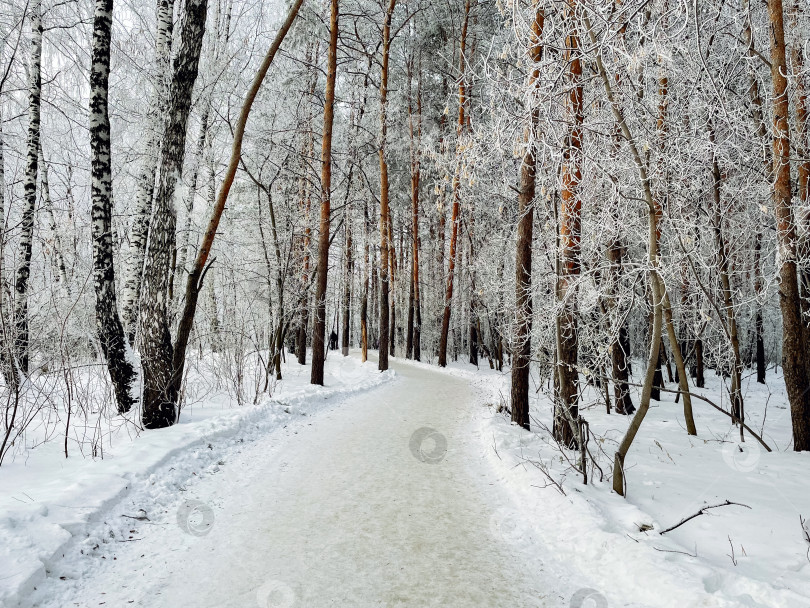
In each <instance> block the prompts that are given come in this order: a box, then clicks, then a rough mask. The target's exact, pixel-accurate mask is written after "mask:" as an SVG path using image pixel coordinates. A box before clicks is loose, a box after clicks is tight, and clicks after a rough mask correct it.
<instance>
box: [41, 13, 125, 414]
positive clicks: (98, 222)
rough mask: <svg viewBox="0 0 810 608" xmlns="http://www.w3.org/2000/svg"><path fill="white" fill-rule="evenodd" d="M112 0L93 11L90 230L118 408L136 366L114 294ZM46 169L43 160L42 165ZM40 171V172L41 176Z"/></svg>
mask: <svg viewBox="0 0 810 608" xmlns="http://www.w3.org/2000/svg"><path fill="white" fill-rule="evenodd" d="M112 16H113V0H96V5H95V13H94V15H93V51H92V55H91V60H90V61H91V66H90V152H91V166H90V172H91V178H92V181H91V184H90V193H91V199H92V209H91V218H92V222H91V231H92V236H93V283H94V288H95V294H96V328H97V330H98V338H99V342H100V344H101V351H102V353H103V354H104V358H105V359H106V360H107V370H108V371H109V372H110V379H111V380H112V384H113V390H114V391H115V401H116V404H117V406H118V413H119V414H123V413H126V412H128V411H129V410H130V408H131V407H132V405H133V403H134V399H133V398H132V394H131V392H130V391H131V387H132V381H133V379H134V377H135V371H134V369H133V367H132V363H130V361H129V360H128V359H127V354H126V342H125V338H124V328H123V326H122V325H121V320H120V318H119V317H118V305H117V302H116V297H115V266H114V260H113V239H112V159H111V153H112V152H111V149H110V117H109V112H108V105H107V95H108V86H109V80H110V44H111V41H112ZM43 169H44V166H43ZM44 175H45V174H44V172H43V177H44Z"/></svg>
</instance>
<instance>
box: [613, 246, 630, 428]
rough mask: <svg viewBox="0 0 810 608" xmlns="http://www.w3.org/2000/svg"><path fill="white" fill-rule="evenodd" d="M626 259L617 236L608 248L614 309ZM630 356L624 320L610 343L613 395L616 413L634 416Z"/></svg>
mask: <svg viewBox="0 0 810 608" xmlns="http://www.w3.org/2000/svg"><path fill="white" fill-rule="evenodd" d="M623 257H624V245H623V244H622V242H621V241H620V240H619V237H618V236H617V237H616V238H615V239H614V240H613V241H612V242H611V244H610V245H609V246H608V260H609V262H610V274H611V290H612V291H613V294H614V297H613V298H611V303H612V306H613V308H615V306H616V303H615V294H616V293H617V292H618V283H619V278H620V277H621V274H622V258H623ZM629 355H630V338H629V336H628V334H627V321H626V319H622V320H621V321H620V324H619V331H618V335H617V336H616V337H615V338H614V339H613V341H612V342H611V343H610V359H611V364H612V366H613V395H614V398H615V400H616V413H618V414H627V415H629V414H632V413H633V412H635V411H636V407H635V406H634V405H633V398H632V397H631V396H630V387H629V386H628V384H627V383H628V381H629V379H630V374H629V371H630V370H629V364H628V359H629Z"/></svg>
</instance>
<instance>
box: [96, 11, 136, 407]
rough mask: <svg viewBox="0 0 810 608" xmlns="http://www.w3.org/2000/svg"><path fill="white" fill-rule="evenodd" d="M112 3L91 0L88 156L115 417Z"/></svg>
mask: <svg viewBox="0 0 810 608" xmlns="http://www.w3.org/2000/svg"><path fill="white" fill-rule="evenodd" d="M112 16H113V0H96V6H95V13H94V15H93V51H92V56H91V60H90V151H91V165H90V171H91V177H92V181H91V184H90V193H91V198H92V211H91V217H92V224H91V226H92V234H93V279H94V281H93V282H94V287H95V292H96V327H97V329H98V338H99V342H100V343H101V351H102V352H103V353H104V357H105V359H106V360H107V369H108V370H109V372H110V379H111V380H112V384H113V389H114V391H115V400H116V403H117V405H118V413H119V414H123V413H125V412H128V411H129V410H130V408H131V407H132V404H133V403H134V399H133V398H132V394H131V392H130V391H131V387H132V381H133V380H134V377H135V371H134V369H133V367H132V363H130V361H129V360H128V359H127V353H126V340H125V338H124V328H123V326H122V325H121V319H120V318H119V317H118V305H117V302H116V297H115V264H114V261H113V239H112V159H111V153H112V152H111V149H110V117H109V113H108V105H107V91H108V88H109V86H108V85H109V81H110V43H111V41H112Z"/></svg>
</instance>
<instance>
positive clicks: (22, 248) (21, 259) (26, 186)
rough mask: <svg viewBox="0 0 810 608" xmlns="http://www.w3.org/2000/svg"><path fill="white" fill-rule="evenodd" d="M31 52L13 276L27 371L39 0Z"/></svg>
mask: <svg viewBox="0 0 810 608" xmlns="http://www.w3.org/2000/svg"><path fill="white" fill-rule="evenodd" d="M29 11H30V12H29V17H30V20H31V40H30V49H31V55H30V58H29V63H28V139H27V156H26V163H25V175H24V176H23V194H24V197H25V198H24V206H23V212H22V219H21V221H20V242H19V249H18V252H17V274H16V277H15V280H14V291H15V297H16V302H15V307H14V326H15V327H14V331H15V335H14V352H15V357H16V359H17V365H18V367H19V371H20V372H22V373H23V374H27V373H28V362H29V352H28V279H29V277H30V276H31V254H32V247H33V240H34V214H35V211H36V206H37V170H38V160H39V137H40V132H39V123H40V105H41V102H42V71H41V66H42V0H32V2H31V5H30V9H29Z"/></svg>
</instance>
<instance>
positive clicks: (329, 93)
mask: <svg viewBox="0 0 810 608" xmlns="http://www.w3.org/2000/svg"><path fill="white" fill-rule="evenodd" d="M331 7H332V10H331V16H330V20H329V55H328V59H327V62H328V67H327V75H326V94H325V97H324V108H323V141H322V145H321V226H320V233H319V234H318V276H317V278H316V283H315V320H314V323H313V328H312V331H313V333H312V369H311V374H310V383H311V384H320V385H323V366H324V340H325V337H326V335H325V334H326V280H327V276H328V275H329V226H330V221H329V220H330V217H329V216H330V214H331V212H332V211H331V209H332V122H333V120H334V105H335V81H336V79H337V40H338V0H331Z"/></svg>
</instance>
